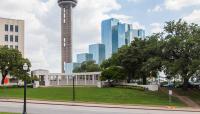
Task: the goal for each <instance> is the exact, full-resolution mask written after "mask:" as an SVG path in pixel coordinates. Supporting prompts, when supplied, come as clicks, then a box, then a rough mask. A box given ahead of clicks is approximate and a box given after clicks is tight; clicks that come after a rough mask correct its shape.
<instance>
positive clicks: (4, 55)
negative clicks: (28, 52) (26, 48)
mask: <svg viewBox="0 0 200 114" xmlns="http://www.w3.org/2000/svg"><path fill="white" fill-rule="evenodd" d="M24 63H27V64H28V66H29V68H30V67H31V63H30V61H29V60H28V59H24V58H23V57H22V54H21V53H20V52H19V51H18V50H16V49H9V48H7V47H0V70H1V73H2V80H1V84H4V79H5V78H6V76H7V75H8V74H10V75H11V76H13V77H16V78H17V79H21V80H23V79H24V77H25V76H27V75H28V74H27V71H24V70H23V65H24ZM29 70H30V69H28V71H29Z"/></svg>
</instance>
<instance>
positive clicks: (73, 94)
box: [73, 76, 75, 101]
mask: <svg viewBox="0 0 200 114" xmlns="http://www.w3.org/2000/svg"><path fill="white" fill-rule="evenodd" d="M73 101H75V86H74V76H73Z"/></svg>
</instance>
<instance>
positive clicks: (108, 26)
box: [101, 18, 119, 59]
mask: <svg viewBox="0 0 200 114" xmlns="http://www.w3.org/2000/svg"><path fill="white" fill-rule="evenodd" d="M118 24H119V20H118V19H114V18H111V19H108V20H104V21H102V23H101V40H102V43H103V44H104V45H105V56H106V59H108V58H110V57H111V56H112V54H113V53H115V52H117V49H118V27H117V26H118Z"/></svg>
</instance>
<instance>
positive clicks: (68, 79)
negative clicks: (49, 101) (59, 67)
mask: <svg viewBox="0 0 200 114" xmlns="http://www.w3.org/2000/svg"><path fill="white" fill-rule="evenodd" d="M66 78H67V85H69V76H68V75H67V77H66Z"/></svg>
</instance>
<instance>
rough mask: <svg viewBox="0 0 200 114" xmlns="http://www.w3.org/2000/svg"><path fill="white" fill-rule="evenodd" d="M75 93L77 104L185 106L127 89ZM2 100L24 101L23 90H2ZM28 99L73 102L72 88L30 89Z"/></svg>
mask: <svg viewBox="0 0 200 114" xmlns="http://www.w3.org/2000/svg"><path fill="white" fill-rule="evenodd" d="M75 93H76V101H77V102H93V103H112V104H139V105H162V106H166V105H173V106H184V104H183V103H182V102H180V101H179V100H178V99H176V98H172V99H173V100H172V103H169V100H168V95H166V94H165V93H163V92H149V91H143V90H136V89H125V88H95V87H78V88H76V92H75ZM0 98H17V99H22V98H23V88H1V89H0ZM27 98H28V99H33V100H48V101H62V102H67V101H71V100H72V88H70V87H62V88H37V89H32V88H28V90H27Z"/></svg>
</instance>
